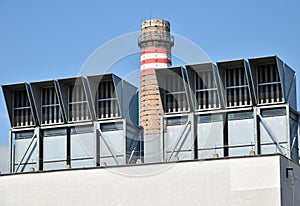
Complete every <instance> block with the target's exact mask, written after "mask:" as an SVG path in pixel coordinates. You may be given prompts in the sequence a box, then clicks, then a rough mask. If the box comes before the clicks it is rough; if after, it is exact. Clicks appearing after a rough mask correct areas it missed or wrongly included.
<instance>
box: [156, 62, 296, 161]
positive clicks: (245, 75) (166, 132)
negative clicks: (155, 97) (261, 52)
mask: <svg viewBox="0 0 300 206" xmlns="http://www.w3.org/2000/svg"><path fill="white" fill-rule="evenodd" d="M248 62H249V63H248ZM178 70H181V71H180V72H178ZM172 73H174V74H187V78H186V76H185V75H177V77H178V78H179V79H180V78H181V82H184V85H186V86H185V95H186V99H187V100H189V106H190V107H189V109H188V110H186V111H176V112H170V110H166V109H164V112H165V114H164V116H163V117H162V119H163V120H162V122H163V123H165V124H163V126H162V128H161V131H162V135H161V141H162V145H163V147H162V149H163V152H162V154H168V153H170V151H172V152H173V153H174V152H176V153H175V154H177V155H178V154H180V152H187V151H189V155H185V156H182V155H181V156H180V155H179V156H177V158H179V159H197V158H199V159H204V158H211V157H220V156H221V157H223V156H243V155H253V154H272V153H280V154H283V155H285V156H287V157H289V158H291V159H293V160H295V161H297V162H298V159H299V155H298V131H299V127H298V126H299V115H298V113H297V112H296V87H295V72H294V71H293V70H292V69H291V68H290V67H288V66H287V65H286V64H285V63H283V62H282V61H281V60H280V59H279V58H278V57H276V56H271V57H263V58H255V59H249V61H246V60H244V59H241V60H233V61H226V62H218V63H217V66H216V65H214V64H212V63H202V64H195V65H187V66H186V69H184V68H180V69H179V68H166V69H159V70H156V75H157V78H158V84H159V87H160V94H161V100H162V104H163V105H170V104H171V103H173V102H174V101H173V100H172V98H166V93H168V92H166V89H165V82H164V81H162V80H163V79H167V80H168V82H169V83H168V84H169V85H176V86H178V85H179V84H178V82H180V80H178V78H177V79H175V78H173V77H170V75H169V74H172ZM176 86H173V88H171V89H170V88H168V89H169V90H172V89H173V90H174V89H175V90H176V88H177V87H176ZM176 92H177V93H178V92H179V91H175V92H173V93H171V94H177V93H176ZM169 93H170V92H169ZM176 98H177V99H178V97H176V96H175V95H173V99H176ZM169 100H172V102H168V101H169ZM170 134H172V135H170ZM174 134H176V135H174ZM171 136H172V137H171ZM175 136H178V138H177V139H176V138H175ZM166 137H167V138H166ZM169 139H172V140H174V142H172V143H171V145H168V143H166V141H167V142H170V141H171V140H169ZM175 140H176V141H175ZM183 145H188V146H186V147H185V148H184V147H183ZM178 146H179V149H176V147H178ZM181 147H182V148H181ZM169 148H173V149H171V150H170V149H169ZM186 148H189V149H186ZM177 151H178V152H177ZM163 159H164V160H167V161H168V160H171V159H172V158H166V157H164V158H163Z"/></svg>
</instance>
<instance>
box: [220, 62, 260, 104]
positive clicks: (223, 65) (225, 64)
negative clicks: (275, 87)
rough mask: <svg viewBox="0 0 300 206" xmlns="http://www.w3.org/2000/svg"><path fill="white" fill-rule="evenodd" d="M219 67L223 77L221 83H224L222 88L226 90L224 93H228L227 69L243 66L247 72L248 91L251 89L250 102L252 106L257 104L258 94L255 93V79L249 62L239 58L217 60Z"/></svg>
mask: <svg viewBox="0 0 300 206" xmlns="http://www.w3.org/2000/svg"><path fill="white" fill-rule="evenodd" d="M217 67H218V71H219V74H220V79H221V83H222V84H221V86H222V89H223V91H224V95H225V94H226V92H225V88H226V69H231V68H239V67H242V68H243V70H244V72H245V76H246V81H247V87H248V91H249V94H250V98H251V99H250V102H251V105H250V106H252V105H256V94H255V90H254V85H253V79H252V75H251V71H250V66H249V63H248V62H247V61H246V60H245V59H237V60H231V61H222V62H217ZM224 98H225V99H226V98H227V97H226V96H224ZM226 107H227V105H226ZM243 107H244V106H243Z"/></svg>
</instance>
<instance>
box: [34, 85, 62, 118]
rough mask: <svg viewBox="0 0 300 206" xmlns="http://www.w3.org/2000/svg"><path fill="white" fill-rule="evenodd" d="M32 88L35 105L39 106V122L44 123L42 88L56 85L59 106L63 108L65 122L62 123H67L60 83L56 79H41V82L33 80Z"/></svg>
mask: <svg viewBox="0 0 300 206" xmlns="http://www.w3.org/2000/svg"><path fill="white" fill-rule="evenodd" d="M30 86H31V89H32V94H33V99H34V102H35V105H36V107H37V114H38V118H39V122H40V123H41V124H42V114H41V108H42V99H41V96H42V89H44V88H48V87H54V88H55V93H56V95H57V98H58V101H59V107H60V109H61V115H62V118H63V122H61V123H60V124H63V123H66V122H67V118H66V112H65V110H64V107H63V103H62V99H61V95H60V92H59V91H60V90H59V88H58V83H57V81H56V80H48V81H39V82H31V83H30Z"/></svg>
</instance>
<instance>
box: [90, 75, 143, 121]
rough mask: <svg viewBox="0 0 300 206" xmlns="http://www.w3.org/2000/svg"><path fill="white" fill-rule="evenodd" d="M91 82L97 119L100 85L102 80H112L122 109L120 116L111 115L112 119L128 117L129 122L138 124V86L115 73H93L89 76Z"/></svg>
mask: <svg viewBox="0 0 300 206" xmlns="http://www.w3.org/2000/svg"><path fill="white" fill-rule="evenodd" d="M87 79H88V84H89V93H90V96H91V105H93V113H94V114H95V119H98V120H101V118H97V114H96V108H97V105H95V102H96V99H97V93H98V92H100V91H98V87H99V85H100V83H102V82H112V83H113V87H114V88H113V90H114V92H115V95H116V98H117V105H118V108H119V111H120V113H121V114H120V115H119V117H111V118H110V119H115V118H126V119H127V123H130V124H132V125H135V126H138V111H137V109H136V108H138V88H137V87H135V86H133V85H132V84H130V83H128V82H127V81H125V80H123V79H121V78H120V77H118V76H116V75H114V74H103V75H92V76H87ZM107 119H108V118H105V120H107Z"/></svg>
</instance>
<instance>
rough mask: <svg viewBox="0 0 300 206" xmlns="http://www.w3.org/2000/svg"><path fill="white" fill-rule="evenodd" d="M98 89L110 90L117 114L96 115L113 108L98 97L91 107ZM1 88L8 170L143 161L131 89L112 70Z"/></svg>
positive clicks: (49, 168)
mask: <svg viewBox="0 0 300 206" xmlns="http://www.w3.org/2000/svg"><path fill="white" fill-rule="evenodd" d="M95 80H97V81H95ZM103 82H104V84H102V83H103ZM108 86H109V88H108ZM102 87H105V88H104V90H105V91H106V90H107V91H108V90H112V91H115V94H114V97H115V99H114V102H113V103H114V105H116V108H117V109H116V110H115V111H117V112H116V113H114V114H113V115H111V113H110V114H109V115H110V116H109V118H107V117H102V118H97V111H98V110H99V109H102V110H103V109H104V110H107V111H110V112H112V111H113V110H112V101H111V99H101V101H102V103H103V104H102V105H101V107H100V108H99V107H98V108H96V104H95V103H96V102H95V101H97V99H95V97H96V96H95V95H93V94H97V95H98V94H99V95H100V96H101V95H102V94H101V93H103V92H104V93H105V91H104V90H103V88H102ZM2 89H3V92H4V94H5V95H4V96H5V101H6V105H7V110H8V113H9V118H10V122H11V127H12V128H11V130H10V134H9V156H10V172H11V173H14V172H26V171H30V170H56V169H65V168H69V167H72V168H83V167H94V166H100V165H106V166H111V165H124V164H133V163H135V162H136V161H137V159H143V158H142V156H141V155H142V152H141V150H142V148H143V145H142V143H143V141H142V135H141V134H142V130H141V128H140V127H138V126H137V116H138V109H137V108H138V106H137V105H138V102H137V96H138V92H137V88H135V87H134V86H132V85H131V84H129V83H128V82H126V81H124V80H122V79H120V78H119V77H117V76H115V75H113V74H105V75H95V76H89V77H87V78H85V77H74V78H66V79H59V80H49V81H41V82H32V83H30V84H29V83H22V84H12V85H3V86H2ZM105 94H108V93H107V92H106V93H105ZM123 94H124V95H123ZM20 95H21V96H20ZM99 95H98V96H99ZM98 96H97V97H98ZM102 96H103V95H102ZM17 112H18V113H17ZM16 113H17V114H19V116H16ZM116 114H118V115H116Z"/></svg>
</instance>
